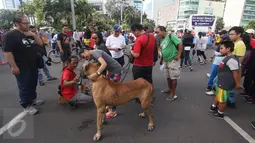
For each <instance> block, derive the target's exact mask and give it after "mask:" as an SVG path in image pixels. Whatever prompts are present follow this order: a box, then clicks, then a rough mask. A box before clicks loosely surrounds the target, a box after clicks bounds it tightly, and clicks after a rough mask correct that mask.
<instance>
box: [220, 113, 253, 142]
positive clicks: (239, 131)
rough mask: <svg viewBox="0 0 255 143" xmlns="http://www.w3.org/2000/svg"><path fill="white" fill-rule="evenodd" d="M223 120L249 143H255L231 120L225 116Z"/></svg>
mask: <svg viewBox="0 0 255 143" xmlns="http://www.w3.org/2000/svg"><path fill="white" fill-rule="evenodd" d="M224 120H225V121H226V122H227V123H228V124H229V125H230V126H231V127H232V128H234V129H235V130H236V131H237V132H238V133H239V134H240V135H241V136H242V137H243V138H244V139H246V140H247V141H248V142H249V143H255V140H254V139H253V138H252V137H251V136H250V135H249V134H248V133H246V132H245V131H244V130H243V129H242V128H241V127H239V126H238V125H237V124H236V123H235V122H234V121H233V120H231V119H230V118H229V117H228V116H225V117H224Z"/></svg>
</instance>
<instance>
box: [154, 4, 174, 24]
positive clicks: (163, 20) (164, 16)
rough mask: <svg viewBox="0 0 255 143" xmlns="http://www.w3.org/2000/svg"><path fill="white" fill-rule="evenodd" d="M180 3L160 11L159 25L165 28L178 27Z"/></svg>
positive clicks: (167, 6) (169, 5)
mask: <svg viewBox="0 0 255 143" xmlns="http://www.w3.org/2000/svg"><path fill="white" fill-rule="evenodd" d="M178 10H179V1H176V2H175V3H171V4H168V5H166V6H165V7H162V8H160V9H159V11H158V22H157V23H158V24H159V25H163V26H171V27H172V28H175V27H176V22H177V21H176V20H177V17H178Z"/></svg>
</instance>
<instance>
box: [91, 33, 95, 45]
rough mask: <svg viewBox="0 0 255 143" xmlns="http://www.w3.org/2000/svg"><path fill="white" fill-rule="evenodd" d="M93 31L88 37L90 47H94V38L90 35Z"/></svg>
mask: <svg viewBox="0 0 255 143" xmlns="http://www.w3.org/2000/svg"><path fill="white" fill-rule="evenodd" d="M93 34H94V33H91V38H90V47H91V48H94V45H95V41H94V39H92V35H93Z"/></svg>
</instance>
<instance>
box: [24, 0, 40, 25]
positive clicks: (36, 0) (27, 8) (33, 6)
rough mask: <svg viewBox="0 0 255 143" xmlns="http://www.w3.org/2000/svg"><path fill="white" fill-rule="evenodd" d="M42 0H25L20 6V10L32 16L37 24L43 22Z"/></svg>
mask: <svg viewBox="0 0 255 143" xmlns="http://www.w3.org/2000/svg"><path fill="white" fill-rule="evenodd" d="M43 9H44V0H33V1H30V0H26V1H25V2H23V4H22V5H21V6H20V10H21V11H23V12H24V13H25V14H26V15H28V16H29V17H32V18H33V19H34V20H35V17H36V21H35V22H36V23H37V24H38V25H41V24H42V23H43V22H44V12H43Z"/></svg>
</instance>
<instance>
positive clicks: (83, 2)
mask: <svg viewBox="0 0 255 143" xmlns="http://www.w3.org/2000/svg"><path fill="white" fill-rule="evenodd" d="M93 12H94V10H93V8H92V7H91V6H90V5H89V4H88V3H87V0H77V1H75V16H76V22H77V28H78V29H81V28H83V26H85V25H87V24H88V23H89V22H90V21H91V20H92V13H93ZM44 13H45V14H44V18H45V22H46V23H47V24H49V25H52V26H53V27H55V28H57V29H59V28H60V27H61V25H62V24H63V23H66V24H68V25H70V26H71V24H72V13H71V3H70V0H61V1H60V0H47V1H46V4H45V7H44Z"/></svg>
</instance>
